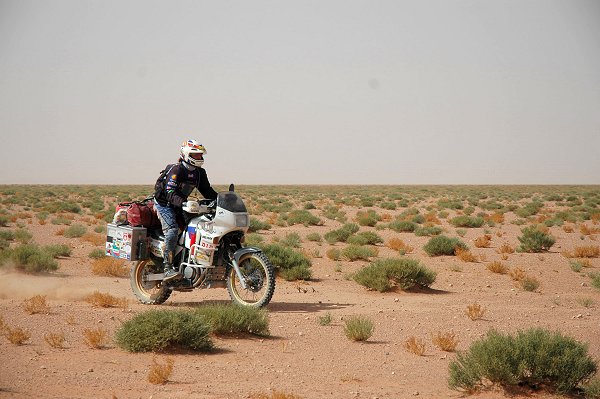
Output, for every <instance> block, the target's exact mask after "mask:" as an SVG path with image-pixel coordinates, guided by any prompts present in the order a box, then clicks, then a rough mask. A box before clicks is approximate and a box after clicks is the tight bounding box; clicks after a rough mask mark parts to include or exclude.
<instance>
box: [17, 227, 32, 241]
mask: <svg viewBox="0 0 600 399" xmlns="http://www.w3.org/2000/svg"><path fill="white" fill-rule="evenodd" d="M14 234H15V240H16V241H18V242H20V243H21V244H27V243H28V242H29V241H31V239H32V238H33V235H32V234H31V233H30V232H29V231H27V230H26V229H17V230H15V233H14Z"/></svg>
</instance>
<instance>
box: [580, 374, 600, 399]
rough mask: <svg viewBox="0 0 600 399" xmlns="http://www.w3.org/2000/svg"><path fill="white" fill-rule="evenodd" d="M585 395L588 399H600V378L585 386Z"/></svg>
mask: <svg viewBox="0 0 600 399" xmlns="http://www.w3.org/2000/svg"><path fill="white" fill-rule="evenodd" d="M583 393H584V394H585V398H586V399H600V378H599V377H595V378H592V379H591V380H590V381H589V382H588V383H586V384H584V385H583Z"/></svg>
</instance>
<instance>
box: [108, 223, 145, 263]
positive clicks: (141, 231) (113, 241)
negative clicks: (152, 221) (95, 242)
mask: <svg viewBox="0 0 600 399" xmlns="http://www.w3.org/2000/svg"><path fill="white" fill-rule="evenodd" d="M106 256H112V257H113V258H119V259H126V260H131V261H135V260H144V259H147V258H148V239H147V230H146V228H145V227H132V226H117V225H116V224H113V223H109V224H108V225H107V226H106Z"/></svg>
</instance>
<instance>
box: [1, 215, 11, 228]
mask: <svg viewBox="0 0 600 399" xmlns="http://www.w3.org/2000/svg"><path fill="white" fill-rule="evenodd" d="M9 222H10V219H9V218H8V216H5V215H0V227H7V226H8V223H9Z"/></svg>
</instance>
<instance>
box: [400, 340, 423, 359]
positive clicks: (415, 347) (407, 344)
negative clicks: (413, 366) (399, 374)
mask: <svg viewBox="0 0 600 399" xmlns="http://www.w3.org/2000/svg"><path fill="white" fill-rule="evenodd" d="M404 349H406V350H407V351H408V352H410V353H414V354H415V355H417V356H423V355H424V354H425V349H426V346H425V342H423V340H421V339H419V338H417V337H414V336H412V337H409V338H408V339H407V340H406V341H404Z"/></svg>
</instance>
